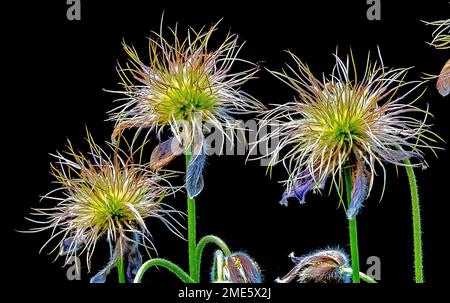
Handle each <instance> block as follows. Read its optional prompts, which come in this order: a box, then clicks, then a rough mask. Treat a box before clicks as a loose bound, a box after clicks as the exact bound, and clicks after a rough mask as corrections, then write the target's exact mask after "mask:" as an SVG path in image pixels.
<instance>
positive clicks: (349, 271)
mask: <svg viewBox="0 0 450 303" xmlns="http://www.w3.org/2000/svg"><path fill="white" fill-rule="evenodd" d="M341 271H342V272H343V273H346V274H352V273H353V269H351V268H348V267H343V268H341ZM359 276H360V278H361V280H363V281H364V282H367V283H377V281H376V280H375V279H373V278H371V277H369V276H368V275H366V274H364V273H362V272H359Z"/></svg>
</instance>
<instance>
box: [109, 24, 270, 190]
mask: <svg viewBox="0 0 450 303" xmlns="http://www.w3.org/2000/svg"><path fill="white" fill-rule="evenodd" d="M216 27H217V24H216V25H214V26H212V27H211V28H210V29H208V30H203V29H202V30H200V31H199V32H196V31H194V30H192V29H189V30H188V32H187V37H186V38H185V39H180V37H179V36H178V33H177V28H175V29H173V30H172V29H171V32H172V35H173V43H171V42H169V41H168V40H166V39H165V38H164V37H163V35H162V30H161V32H160V33H159V34H156V33H155V34H154V36H155V37H154V38H150V39H149V57H150V61H149V63H148V64H146V63H144V62H143V61H142V60H141V59H140V57H139V55H138V53H137V51H136V50H135V49H134V47H131V46H128V45H126V44H124V49H125V51H126V53H127V54H128V55H129V61H128V63H127V64H126V67H122V66H119V68H118V71H119V74H120V76H121V79H122V86H123V87H124V91H121V92H118V93H121V94H123V95H125V97H124V98H123V99H120V100H119V101H124V104H122V105H120V106H119V107H117V108H116V109H114V110H113V111H112V113H111V117H110V119H111V120H113V121H115V123H116V125H115V130H114V133H113V139H115V138H116V137H117V136H119V135H120V134H121V133H122V131H123V130H124V129H127V128H136V129H138V133H139V132H140V131H141V130H142V129H148V132H150V131H152V130H156V132H157V134H158V137H160V134H161V132H162V130H163V129H164V128H169V129H170V130H171V132H172V133H173V135H174V137H173V138H170V139H169V140H167V141H165V142H162V143H161V144H160V145H159V146H158V147H157V148H156V149H155V153H156V154H155V155H153V156H152V160H153V161H152V163H151V166H152V167H153V168H155V169H159V168H161V167H163V166H164V165H166V164H167V163H169V162H170V160H172V159H173V158H174V154H175V153H177V154H180V153H182V152H186V151H188V150H189V151H190V152H189V153H190V154H192V155H194V156H193V157H191V163H190V164H189V167H190V170H188V174H187V177H186V180H187V190H188V193H189V195H190V196H191V197H195V196H196V195H197V194H198V193H199V192H200V191H201V189H202V186H203V180H202V169H203V164H204V162H205V156H204V155H205V148H206V144H205V142H204V141H205V140H204V134H203V129H202V123H208V125H209V126H213V127H215V128H216V129H217V130H218V131H219V132H220V134H221V135H222V138H225V137H226V138H227V139H231V140H232V138H230V136H229V135H227V134H226V130H227V129H236V128H238V127H239V123H238V121H236V120H235V119H234V118H233V117H232V116H233V115H234V114H247V113H250V112H258V111H260V110H261V109H262V108H263V105H262V104H261V103H260V102H258V101H257V100H255V99H254V98H252V97H251V96H249V95H248V94H246V93H245V92H244V91H242V90H241V89H240V86H241V85H242V84H244V83H245V82H246V81H247V80H249V79H251V78H253V77H254V75H255V73H256V72H257V71H258V66H256V65H255V64H253V63H251V62H248V61H245V60H242V59H239V58H238V54H239V51H240V49H241V47H242V46H240V45H238V39H237V36H236V35H230V34H229V35H228V36H227V37H226V38H225V40H224V41H223V42H222V43H221V44H220V45H219V47H218V48H216V49H212V48H210V46H209V44H210V38H211V36H212V34H213V33H214V32H215V31H216ZM236 62H240V63H243V64H247V65H249V68H248V69H246V70H241V71H236V72H233V71H232V67H233V65H234V64H235V63H236Z"/></svg>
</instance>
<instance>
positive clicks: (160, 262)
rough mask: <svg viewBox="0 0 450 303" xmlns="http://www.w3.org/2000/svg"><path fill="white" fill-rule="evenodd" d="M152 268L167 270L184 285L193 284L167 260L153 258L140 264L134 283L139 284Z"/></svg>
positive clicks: (190, 279) (188, 277)
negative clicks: (159, 267) (158, 267)
mask: <svg viewBox="0 0 450 303" xmlns="http://www.w3.org/2000/svg"><path fill="white" fill-rule="evenodd" d="M153 266H161V267H164V268H166V269H168V270H169V271H170V272H171V273H173V274H175V275H176V276H177V277H178V278H179V279H180V280H181V281H183V282H184V283H195V281H194V280H193V279H192V278H191V277H190V276H189V275H188V274H187V273H186V272H185V271H184V270H182V269H181V268H180V267H179V266H178V265H176V264H175V263H172V262H170V261H169V260H165V259H160V258H155V259H151V260H149V261H147V262H145V263H144V264H142V266H141V268H139V270H138V272H137V274H136V277H135V278H134V281H133V282H134V283H141V280H142V277H143V276H144V273H145V272H146V271H147V269H149V268H150V267H153Z"/></svg>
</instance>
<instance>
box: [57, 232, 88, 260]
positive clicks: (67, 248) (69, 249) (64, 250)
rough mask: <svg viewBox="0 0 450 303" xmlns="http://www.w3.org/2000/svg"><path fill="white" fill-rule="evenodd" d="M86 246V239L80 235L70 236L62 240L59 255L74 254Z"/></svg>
mask: <svg viewBox="0 0 450 303" xmlns="http://www.w3.org/2000/svg"><path fill="white" fill-rule="evenodd" d="M83 246H84V241H83V240H81V239H80V237H75V236H74V237H68V238H66V239H64V240H63V241H62V242H61V245H60V247H59V255H61V256H65V255H70V254H73V253H74V252H76V251H78V250H79V249H80V248H82V247H83Z"/></svg>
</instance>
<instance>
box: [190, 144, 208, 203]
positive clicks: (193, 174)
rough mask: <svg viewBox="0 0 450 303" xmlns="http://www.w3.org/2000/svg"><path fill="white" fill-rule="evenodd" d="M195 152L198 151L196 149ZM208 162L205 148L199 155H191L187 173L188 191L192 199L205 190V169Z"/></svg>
mask: <svg viewBox="0 0 450 303" xmlns="http://www.w3.org/2000/svg"><path fill="white" fill-rule="evenodd" d="M194 150H196V149H195V148H194ZM205 162H206V153H205V151H204V150H203V147H202V148H200V150H199V152H198V153H194V154H192V155H191V158H190V160H189V164H188V167H187V172H186V190H187V192H188V195H189V197H190V198H194V197H196V196H197V195H198V194H199V193H200V192H201V191H202V189H203V185H204V181H203V167H204V166H205Z"/></svg>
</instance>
